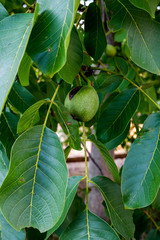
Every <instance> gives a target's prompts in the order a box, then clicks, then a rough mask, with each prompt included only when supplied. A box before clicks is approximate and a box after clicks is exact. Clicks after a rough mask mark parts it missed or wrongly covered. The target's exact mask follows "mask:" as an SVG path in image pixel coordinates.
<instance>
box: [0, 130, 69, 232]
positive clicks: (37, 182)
mask: <svg viewBox="0 0 160 240" xmlns="http://www.w3.org/2000/svg"><path fill="white" fill-rule="evenodd" d="M67 179H68V171H67V167H66V163H65V158H64V153H63V150H62V147H61V143H60V141H59V138H58V137H57V135H56V133H54V132H53V131H51V130H50V129H48V128H46V127H45V128H44V126H36V127H33V128H31V129H29V130H28V131H26V132H25V133H24V134H22V135H21V136H20V137H19V138H18V139H17V140H16V142H15V144H14V146H13V148H12V153H11V165H10V169H9V173H8V175H7V177H6V178H5V180H4V182H3V184H2V187H1V189H0V207H1V211H2V213H3V215H4V216H5V218H6V219H7V221H8V222H9V223H10V224H11V225H12V226H13V227H14V228H15V229H16V230H18V231H19V230H21V229H22V228H24V227H33V228H37V229H39V230H40V232H45V231H47V230H49V229H50V228H51V227H52V226H53V225H54V224H56V223H57V221H58V220H59V218H60V216H61V214H62V211H63V208H64V203H65V196H66V187H67Z"/></svg>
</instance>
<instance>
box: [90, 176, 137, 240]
mask: <svg viewBox="0 0 160 240" xmlns="http://www.w3.org/2000/svg"><path fill="white" fill-rule="evenodd" d="M91 181H92V182H93V183H95V184H96V186H97V187H98V189H99V190H100V192H101V193H102V196H103V198H104V200H105V203H106V205H107V209H108V212H109V216H110V219H111V221H112V224H113V226H114V228H115V229H116V230H117V231H118V232H119V233H120V234H121V235H122V236H123V237H124V238H125V239H128V240H129V239H130V238H133V237H134V231H135V226H134V223H133V217H132V214H133V212H132V211H130V210H126V209H124V204H123V201H122V195H121V189H120V186H119V185H117V184H116V183H114V182H112V181H111V180H110V179H109V178H107V177H104V176H96V177H94V178H92V179H91Z"/></svg>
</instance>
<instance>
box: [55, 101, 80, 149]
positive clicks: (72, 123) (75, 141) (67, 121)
mask: <svg viewBox="0 0 160 240" xmlns="http://www.w3.org/2000/svg"><path fill="white" fill-rule="evenodd" d="M53 108H54V111H55V115H56V118H57V119H58V122H59V123H60V124H61V127H62V128H63V130H64V132H65V133H66V134H68V136H69V144H70V146H71V147H72V148H74V149H76V150H81V149H82V148H81V138H80V134H79V124H78V122H77V121H76V120H74V119H73V118H72V117H71V116H70V114H69V113H68V111H67V109H66V108H65V107H64V105H63V104H61V103H60V102H58V101H56V103H55V104H54V105H53Z"/></svg>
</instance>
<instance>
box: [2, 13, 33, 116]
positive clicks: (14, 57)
mask: <svg viewBox="0 0 160 240" xmlns="http://www.w3.org/2000/svg"><path fill="white" fill-rule="evenodd" d="M33 16H34V15H33V14H31V13H28V14H14V15H11V16H9V17H6V18H4V19H3V20H2V21H0V33H1V38H0V73H1V74H0V114H1V112H2V109H3V106H4V104H5V102H6V98H7V96H8V93H9V91H10V89H11V87H12V84H13V82H14V79H15V76H16V74H17V71H18V68H19V65H20V62H21V59H22V57H23V54H24V51H25V48H26V45H27V42H28V38H29V36H30V32H31V29H32V25H33V19H34V17H33ZM13 29H17V31H13Z"/></svg>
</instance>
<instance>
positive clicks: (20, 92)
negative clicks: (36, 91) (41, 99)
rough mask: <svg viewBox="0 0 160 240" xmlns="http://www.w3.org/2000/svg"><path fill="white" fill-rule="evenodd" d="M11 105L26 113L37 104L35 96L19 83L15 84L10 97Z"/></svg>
mask: <svg viewBox="0 0 160 240" xmlns="http://www.w3.org/2000/svg"><path fill="white" fill-rule="evenodd" d="M8 101H9V103H10V104H11V105H12V106H13V107H15V108H16V109H17V110H18V111H19V112H20V113H24V112H25V111H26V110H27V108H29V107H30V106H31V105H32V104H34V103H35V102H36V100H35V98H34V97H33V95H32V94H31V93H30V92H29V91H28V90H27V89H26V88H25V87H23V86H21V85H20V84H19V83H18V82H15V83H14V84H13V87H12V88H11V91H10V93H9V96H8Z"/></svg>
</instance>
